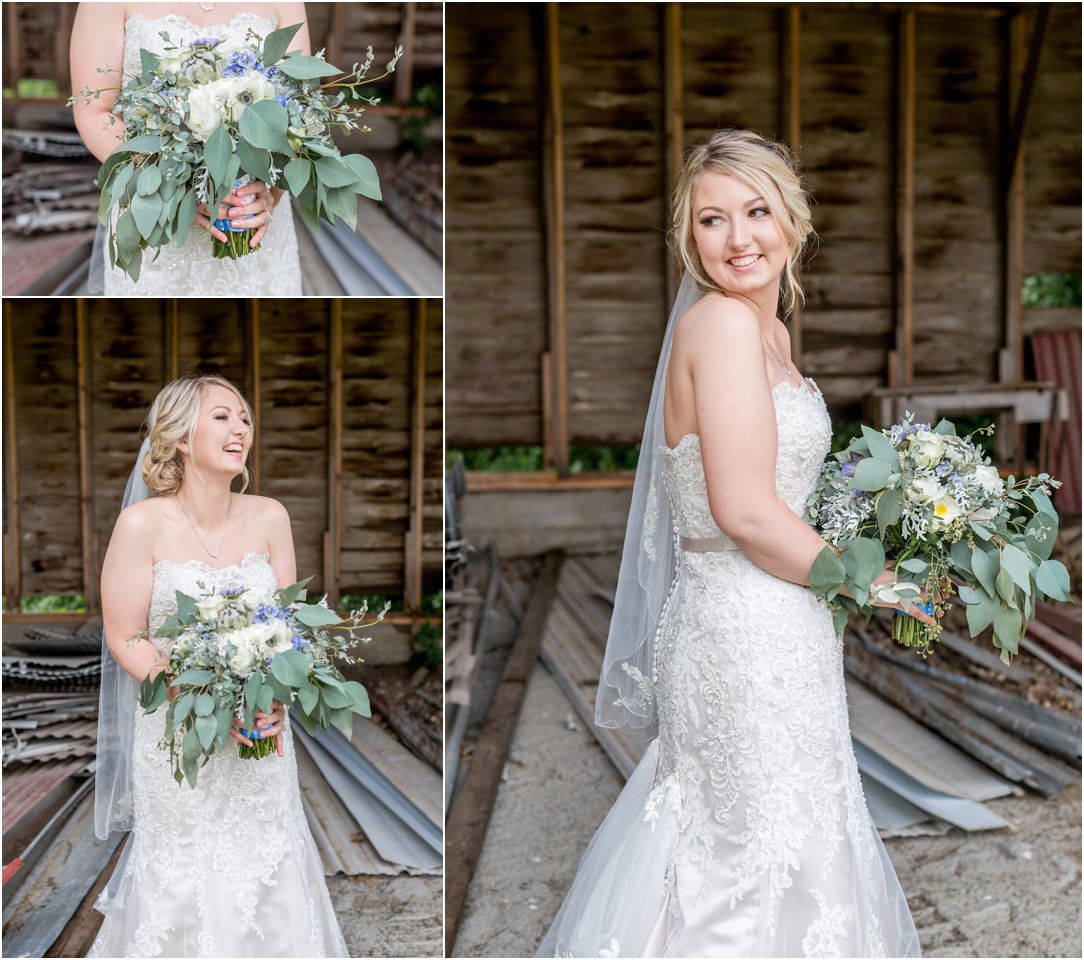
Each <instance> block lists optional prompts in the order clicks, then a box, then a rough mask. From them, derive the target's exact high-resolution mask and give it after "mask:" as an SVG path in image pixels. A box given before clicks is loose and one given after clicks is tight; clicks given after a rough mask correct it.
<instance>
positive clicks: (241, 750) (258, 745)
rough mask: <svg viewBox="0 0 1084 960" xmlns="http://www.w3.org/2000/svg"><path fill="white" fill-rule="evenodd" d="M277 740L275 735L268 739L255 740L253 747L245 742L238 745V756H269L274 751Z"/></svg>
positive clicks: (250, 758) (252, 758)
mask: <svg viewBox="0 0 1084 960" xmlns="http://www.w3.org/2000/svg"><path fill="white" fill-rule="evenodd" d="M274 745H275V740H274V738H273V737H270V738H268V739H267V740H255V741H253V744H252V746H251V747H246V746H245V745H244V744H243V743H242V744H238V746H237V756H239V757H240V758H241V759H242V760H255V759H257V758H259V757H269V756H270V755H271V754H272V752H274V751H273V748H274Z"/></svg>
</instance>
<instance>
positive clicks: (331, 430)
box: [324, 298, 343, 603]
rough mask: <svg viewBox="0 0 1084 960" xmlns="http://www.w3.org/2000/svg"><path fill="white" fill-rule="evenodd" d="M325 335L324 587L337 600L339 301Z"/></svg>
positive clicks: (340, 431)
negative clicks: (326, 340) (325, 495)
mask: <svg viewBox="0 0 1084 960" xmlns="http://www.w3.org/2000/svg"><path fill="white" fill-rule="evenodd" d="M329 324H330V330H329V336H328V370H327V374H328V376H327V382H328V387H329V389H328V403H327V416H328V424H327V436H328V457H327V488H328V489H327V536H326V537H325V539H324V591H325V592H326V593H327V595H328V599H329V600H331V601H334V602H335V603H338V601H339V596H340V594H341V592H342V584H341V583H340V582H339V579H340V574H341V570H342V567H341V557H342V523H343V513H342V508H343V302H342V300H340V299H339V298H336V299H334V300H332V301H331V315H330V317H329Z"/></svg>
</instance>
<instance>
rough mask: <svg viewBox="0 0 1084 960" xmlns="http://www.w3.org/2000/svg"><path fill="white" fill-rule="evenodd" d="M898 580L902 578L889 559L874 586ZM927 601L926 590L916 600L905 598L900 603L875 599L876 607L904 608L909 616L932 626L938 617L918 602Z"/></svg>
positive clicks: (889, 583)
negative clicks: (931, 614)
mask: <svg viewBox="0 0 1084 960" xmlns="http://www.w3.org/2000/svg"><path fill="white" fill-rule="evenodd" d="M898 580H900V577H898V576H897V575H896V572H895V570H894V569H893V566H892V562H891V561H887V562H886V563H885V567H884V570H882V571H881V572H880V573H879V574H878V575H877V578H876V579H875V580H874V581H873V584H872V586H874V587H876V586H891V585H892V584H893V583H896V582H897V581H898ZM926 602H927V598H926V591H925V590H922V591H921V592H920V593H919V596H918V598H917V599H916V600H906V599H905V600H901V601H900V602H899V603H881V602H880V601H877V600H874V601H873V605H874V606H875V607H887V608H888V609H889V610H902V611H903V612H904V613H906V614H907V615H908V616H910V617H914V618H915V619H916V620H918V621H920V622H921V623H925V624H927V625H928V626H931V627H932V626H933V625H934V624H936V623H937V620H936V618H935V617H931V616H930V615H929V614H928V613H926V611H925V610H923V609H922V608H921V607H919V606H917V604H918V603H926Z"/></svg>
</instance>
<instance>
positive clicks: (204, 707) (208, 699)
mask: <svg viewBox="0 0 1084 960" xmlns="http://www.w3.org/2000/svg"><path fill="white" fill-rule="evenodd" d="M193 709H194V710H195V712H196V716H197V717H206V716H207V715H208V714H210V713H213V712H214V709H215V698H214V697H212V696H211V695H210V694H209V693H206V692H204V693H201V694H200V695H199V696H198V697H196V705H195V707H194V708H193Z"/></svg>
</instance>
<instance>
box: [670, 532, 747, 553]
mask: <svg viewBox="0 0 1084 960" xmlns="http://www.w3.org/2000/svg"><path fill="white" fill-rule="evenodd" d="M678 546H679V547H680V548H681V549H682V550H687V551H689V552H690V553H721V552H722V551H724V550H737V549H738V545H737V544H736V543H735V542H734V541H733V540H731V539H730V537H680V536H679V537H678Z"/></svg>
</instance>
